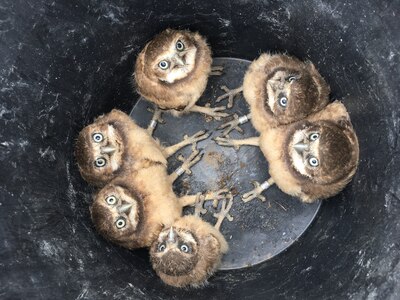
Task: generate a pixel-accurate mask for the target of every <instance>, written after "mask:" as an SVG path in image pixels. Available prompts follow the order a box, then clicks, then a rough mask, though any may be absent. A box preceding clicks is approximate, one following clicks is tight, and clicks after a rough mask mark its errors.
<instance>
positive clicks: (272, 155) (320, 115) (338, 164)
mask: <svg viewBox="0 0 400 300" xmlns="http://www.w3.org/2000/svg"><path fill="white" fill-rule="evenodd" d="M218 143H219V144H220V145H223V146H234V147H240V146H241V145H251V146H259V147H260V149H261V151H262V152H263V154H264V156H265V157H266V159H267V160H268V163H269V174H270V175H271V178H270V179H269V180H268V181H266V182H265V183H263V184H261V185H260V184H258V183H256V184H255V189H254V190H252V191H250V192H248V193H245V194H244V195H243V197H242V198H243V200H244V201H245V202H247V201H250V200H252V199H254V198H260V199H261V200H263V201H265V197H263V196H262V195H261V193H262V191H263V190H265V189H267V188H268V187H269V186H270V185H271V184H273V183H276V185H277V186H278V187H279V188H280V189H281V190H282V191H283V192H285V193H287V194H289V195H292V196H295V197H298V198H299V199H300V200H301V201H303V202H314V201H316V200H318V199H325V198H329V197H331V196H334V195H336V194H337V193H339V192H340V191H341V190H342V189H343V188H344V187H345V186H346V185H347V184H348V183H349V181H350V180H351V178H352V177H353V176H354V174H355V172H356V169H357V165H358V160H359V146H358V140H357V136H356V134H355V132H354V129H353V126H352V125H351V121H350V116H349V114H348V112H347V110H346V108H345V106H344V105H343V104H342V103H341V102H339V101H335V102H333V103H331V104H329V105H328V106H327V107H325V108H324V109H323V110H321V111H319V112H317V113H315V114H312V115H310V116H308V117H307V118H305V119H304V120H302V121H298V122H294V123H291V124H288V125H281V126H277V127H270V128H267V129H263V131H262V132H261V136H260V137H254V138H248V139H243V140H231V139H229V138H220V139H218Z"/></svg>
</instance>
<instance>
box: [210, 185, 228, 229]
mask: <svg viewBox="0 0 400 300" xmlns="http://www.w3.org/2000/svg"><path fill="white" fill-rule="evenodd" d="M232 204H233V196H232V194H231V193H229V195H228V197H227V199H223V200H222V205H221V209H220V211H219V212H218V213H214V214H213V216H214V218H217V222H216V223H215V225H214V226H215V228H217V229H218V230H219V228H220V227H221V224H222V222H223V221H224V219H228V221H229V222H232V221H233V217H232V216H231V215H230V214H229V211H230V209H231V208H232Z"/></svg>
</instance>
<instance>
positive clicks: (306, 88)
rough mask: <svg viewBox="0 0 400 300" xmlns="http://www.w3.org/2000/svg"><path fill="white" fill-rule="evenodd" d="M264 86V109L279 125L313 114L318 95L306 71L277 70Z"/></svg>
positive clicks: (270, 75)
mask: <svg viewBox="0 0 400 300" xmlns="http://www.w3.org/2000/svg"><path fill="white" fill-rule="evenodd" d="M265 84H266V86H265V91H266V95H265V96H266V97H265V102H264V109H265V110H266V111H267V113H270V114H272V115H273V116H274V117H275V118H276V119H277V120H278V122H279V123H280V124H288V123H292V122H295V121H298V120H301V119H303V118H305V117H306V116H308V115H309V114H310V113H312V112H313V107H314V105H315V102H316V100H317V97H318V94H317V87H316V85H315V84H314V83H313V80H312V78H311V76H310V74H309V73H308V72H307V70H305V69H304V70H303V69H299V70H290V69H286V68H277V69H275V70H274V71H273V72H272V73H271V74H269V75H268V77H267V79H266V83H265Z"/></svg>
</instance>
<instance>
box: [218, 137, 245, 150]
mask: <svg viewBox="0 0 400 300" xmlns="http://www.w3.org/2000/svg"><path fill="white" fill-rule="evenodd" d="M214 141H215V142H216V143H217V144H218V145H220V146H223V147H233V148H235V150H238V149H239V148H240V145H239V144H237V143H235V140H232V139H230V138H229V136H227V137H220V136H218V137H216V138H215V139H214Z"/></svg>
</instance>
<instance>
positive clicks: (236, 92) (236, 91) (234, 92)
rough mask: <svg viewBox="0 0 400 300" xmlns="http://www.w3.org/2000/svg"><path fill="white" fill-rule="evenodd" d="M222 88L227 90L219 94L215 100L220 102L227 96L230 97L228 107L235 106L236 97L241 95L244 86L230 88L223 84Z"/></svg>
mask: <svg viewBox="0 0 400 300" xmlns="http://www.w3.org/2000/svg"><path fill="white" fill-rule="evenodd" d="M221 90H223V91H224V92H225V94H223V95H221V96H219V97H218V98H217V99H216V100H215V102H216V103H218V102H220V101H222V100H224V99H226V98H228V104H227V107H228V108H231V107H232V106H233V100H234V98H235V97H236V96H237V95H239V94H240V93H241V92H242V91H243V87H242V86H241V87H238V88H236V89H232V90H231V89H229V88H228V87H227V86H226V85H223V86H221Z"/></svg>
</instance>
